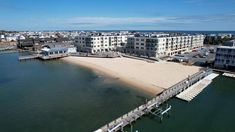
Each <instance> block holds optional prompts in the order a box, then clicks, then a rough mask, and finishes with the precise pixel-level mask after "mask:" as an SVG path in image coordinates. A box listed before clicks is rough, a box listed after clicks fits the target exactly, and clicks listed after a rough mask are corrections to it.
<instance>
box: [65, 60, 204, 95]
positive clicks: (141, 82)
mask: <svg viewBox="0 0 235 132" xmlns="http://www.w3.org/2000/svg"><path fill="white" fill-rule="evenodd" d="M62 60H64V61H66V62H68V63H73V64H77V65H80V66H84V67H87V68H90V69H92V70H94V71H96V72H99V73H101V74H105V75H108V76H110V77H113V78H118V79H119V80H120V81H122V82H124V83H126V84H129V85H132V86H134V87H135V88H139V89H141V90H143V91H145V92H148V93H150V94H158V93H160V92H161V91H163V90H164V89H167V88H169V87H171V86H172V85H174V84H176V83H178V82H179V81H181V80H183V79H185V78H187V77H188V76H189V75H192V74H194V73H196V72H198V71H199V70H200V67H196V66H184V65H182V64H177V63H172V62H159V63H158V62H157V63H149V62H146V61H141V60H135V59H130V58H88V57H66V58H63V59H62Z"/></svg>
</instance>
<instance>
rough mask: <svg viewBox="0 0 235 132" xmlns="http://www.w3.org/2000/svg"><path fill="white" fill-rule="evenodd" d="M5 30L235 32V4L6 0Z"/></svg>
mask: <svg viewBox="0 0 235 132" xmlns="http://www.w3.org/2000/svg"><path fill="white" fill-rule="evenodd" d="M0 30H20V31H22V30H31V31H32V30H40V31H41V30H197V31H235V0H0Z"/></svg>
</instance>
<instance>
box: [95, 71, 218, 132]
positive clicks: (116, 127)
mask: <svg viewBox="0 0 235 132" xmlns="http://www.w3.org/2000/svg"><path fill="white" fill-rule="evenodd" d="M212 72H213V71H212V70H211V69H205V70H202V71H200V72H198V73H196V74H194V75H192V76H189V77H188V78H186V79H184V80H182V81H181V82H179V83H177V84H175V85H173V86H172V87H170V88H168V89H166V90H164V91H163V92H162V93H160V94H158V95H157V96H156V97H154V98H153V99H151V100H149V101H148V102H146V103H145V104H143V105H141V106H139V107H137V108H135V109H134V110H132V111H130V112H128V113H127V114H124V115H122V116H121V117H119V118H117V119H115V120H114V121H112V122H110V123H108V124H106V125H104V126H103V127H101V128H99V129H98V130H96V131H95V132H117V131H123V128H124V127H125V126H127V125H130V124H131V123H132V122H134V121H136V120H137V119H139V118H141V117H142V116H143V115H146V114H149V113H151V111H153V110H155V109H157V108H158V107H159V106H160V105H161V104H163V103H165V102H166V101H167V100H169V99H170V98H172V97H174V96H176V95H177V94H179V93H181V92H182V91H184V90H186V89H187V88H189V87H190V86H192V85H193V84H195V83H197V82H198V81H200V80H202V79H204V78H205V77H207V76H208V75H210V74H211V73H212ZM169 109H171V107H169V108H168V109H166V110H165V111H163V112H164V113H165V112H166V111H167V110H169ZM164 113H162V114H164Z"/></svg>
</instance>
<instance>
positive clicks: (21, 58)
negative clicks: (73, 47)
mask: <svg viewBox="0 0 235 132" xmlns="http://www.w3.org/2000/svg"><path fill="white" fill-rule="evenodd" d="M67 56H69V54H58V55H50V56H43V55H40V54H35V55H26V56H20V57H19V61H25V60H32V59H41V60H52V59H59V58H62V57H67Z"/></svg>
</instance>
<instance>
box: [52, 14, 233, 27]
mask: <svg viewBox="0 0 235 132" xmlns="http://www.w3.org/2000/svg"><path fill="white" fill-rule="evenodd" d="M49 21H50V22H51V23H55V24H56V23H57V24H65V25H72V26H83V27H84V26H94V27H95V26H112V25H151V26H152V25H160V24H169V25H170V24H174V25H175V24H203V23H212V24H213V23H228V22H231V23H232V22H233V23H234V22H235V13H230V14H214V15H198V16H166V17H74V18H67V19H50V20H49Z"/></svg>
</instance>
